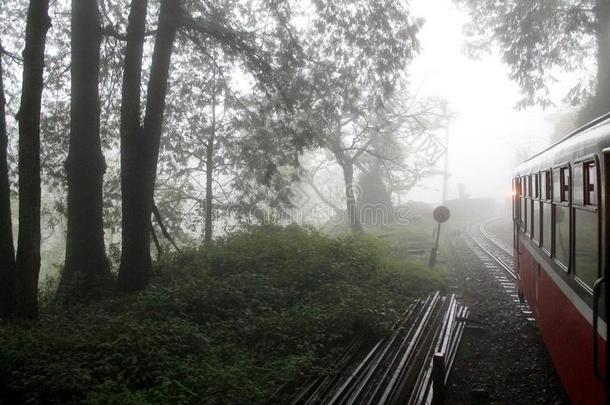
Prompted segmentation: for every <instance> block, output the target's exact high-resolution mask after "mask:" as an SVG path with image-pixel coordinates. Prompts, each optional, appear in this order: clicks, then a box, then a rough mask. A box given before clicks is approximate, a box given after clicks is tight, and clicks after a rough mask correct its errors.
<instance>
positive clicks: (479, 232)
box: [466, 217, 534, 320]
mask: <svg viewBox="0 0 610 405" xmlns="http://www.w3.org/2000/svg"><path fill="white" fill-rule="evenodd" d="M502 219H503V217H491V218H486V219H483V220H479V221H475V222H472V223H470V224H469V225H468V226H467V227H466V236H467V238H466V243H467V244H468V246H469V247H470V248H471V250H472V251H473V252H474V253H475V255H477V257H478V258H479V259H480V260H481V262H482V263H483V267H485V269H486V270H488V271H489V272H490V273H491V274H492V275H493V276H494V278H495V279H496V281H498V283H499V284H500V286H501V287H502V288H503V289H504V290H505V291H506V293H507V294H509V295H510V297H511V299H512V301H513V302H514V303H515V305H517V306H518V307H519V309H520V310H521V312H523V313H524V314H525V315H526V316H527V319H528V320H534V319H533V318H532V311H530V309H529V307H528V305H527V304H526V303H525V302H524V301H523V300H522V299H521V298H520V297H519V294H518V290H517V284H516V282H517V279H518V275H517V274H516V273H515V271H514V270H513V251H512V248H511V247H509V246H506V244H505V243H504V242H502V241H501V240H500V239H498V238H497V237H496V236H494V235H493V233H491V232H490V231H489V230H488V227H489V225H491V224H493V223H494V222H497V221H500V220H502Z"/></svg>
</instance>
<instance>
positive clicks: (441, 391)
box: [432, 353, 445, 405]
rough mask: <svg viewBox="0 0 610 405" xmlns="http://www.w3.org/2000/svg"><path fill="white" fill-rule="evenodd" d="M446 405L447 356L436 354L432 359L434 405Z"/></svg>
mask: <svg viewBox="0 0 610 405" xmlns="http://www.w3.org/2000/svg"><path fill="white" fill-rule="evenodd" d="M444 403H445V355H444V354H443V353H434V357H432V405H444Z"/></svg>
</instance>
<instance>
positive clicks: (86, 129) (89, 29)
mask: <svg viewBox="0 0 610 405" xmlns="http://www.w3.org/2000/svg"><path fill="white" fill-rule="evenodd" d="M71 18H72V32H71V49H72V64H71V70H72V82H71V88H72V91H71V113H70V117H71V119H70V121H71V124H70V126H71V128H70V148H69V154H68V158H67V160H66V164H65V167H66V172H67V174H68V231H67V241H66V261H65V265H64V269H63V273H62V278H61V283H60V286H59V293H60V294H61V295H64V297H65V298H67V296H71V297H72V298H76V297H83V296H91V295H95V294H96V293H99V289H100V288H103V287H104V285H105V284H108V281H109V280H110V269H109V267H108V262H107V260H106V252H105V248H104V225H103V219H102V205H103V203H102V201H103V196H102V189H103V176H104V171H105V166H106V164H105V161H104V155H103V154H102V149H101V142H100V99H99V89H98V87H99V72H100V42H101V38H102V37H101V30H100V28H101V27H100V16H99V10H98V6H97V1H96V0H73V1H72V13H71Z"/></svg>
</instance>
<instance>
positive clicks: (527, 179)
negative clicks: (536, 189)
mask: <svg viewBox="0 0 610 405" xmlns="http://www.w3.org/2000/svg"><path fill="white" fill-rule="evenodd" d="M525 196H526V197H531V196H532V178H531V176H525Z"/></svg>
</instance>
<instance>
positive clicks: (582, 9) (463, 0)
mask: <svg viewBox="0 0 610 405" xmlns="http://www.w3.org/2000/svg"><path fill="white" fill-rule="evenodd" d="M455 1H456V3H458V4H460V5H462V6H463V7H464V8H465V9H466V10H467V11H468V13H469V15H470V22H469V24H468V25H467V26H466V29H465V32H466V34H467V35H468V36H469V37H470V41H469V43H468V45H469V46H468V51H469V52H470V53H471V55H472V56H479V55H480V53H481V51H490V50H492V49H494V47H495V46H497V47H498V49H499V51H500V54H501V56H502V59H503V61H504V62H505V63H506V64H507V65H508V67H509V68H510V76H511V79H513V80H515V81H516V82H517V83H518V84H519V87H520V88H521V91H522V93H523V95H524V98H523V99H522V100H521V101H520V102H519V104H518V105H517V106H518V107H520V108H524V107H527V106H530V105H535V104H537V105H541V106H543V107H547V106H550V105H552V100H551V98H550V96H551V95H550V90H549V88H548V85H549V83H553V82H555V81H556V79H555V78H554V76H555V75H556V74H557V72H558V71H568V72H571V71H575V72H577V73H578V75H577V77H578V78H579V81H578V82H577V83H573V86H574V87H572V89H571V90H570V91H569V93H568V94H567V97H566V98H567V99H568V100H569V101H570V102H571V103H573V104H580V105H583V104H585V103H586V102H587V100H589V99H590V98H591V96H592V94H594V93H596V92H598V91H599V90H604V89H599V88H598V89H597V90H596V88H595V87H596V85H597V86H599V83H597V84H596V83H595V80H594V77H595V70H593V69H591V66H594V63H591V62H593V61H594V60H595V58H596V57H597V58H598V60H599V58H607V56H608V55H607V54H606V55H599V54H598V49H597V41H598V38H597V36H598V35H599V31H598V29H599V27H600V24H599V23H598V22H597V20H598V19H599V18H603V19H607V17H600V16H598V15H596V12H597V10H598V8H599V7H598V6H597V3H599V2H595V1H593V0H582V1H580V0H578V1H575V0H544V1H529V0H511V1H503V2H498V1H480V0H455ZM607 23H608V22H607V21H604V22H603V24H607ZM584 61H587V62H588V63H587V62H584ZM602 69H603V68H602ZM608 73H609V72H607V71H604V72H603V75H606V76H607V75H608ZM606 102H607V101H606ZM606 106H607V104H606ZM606 110H607V109H606ZM606 110H603V111H606Z"/></svg>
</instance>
